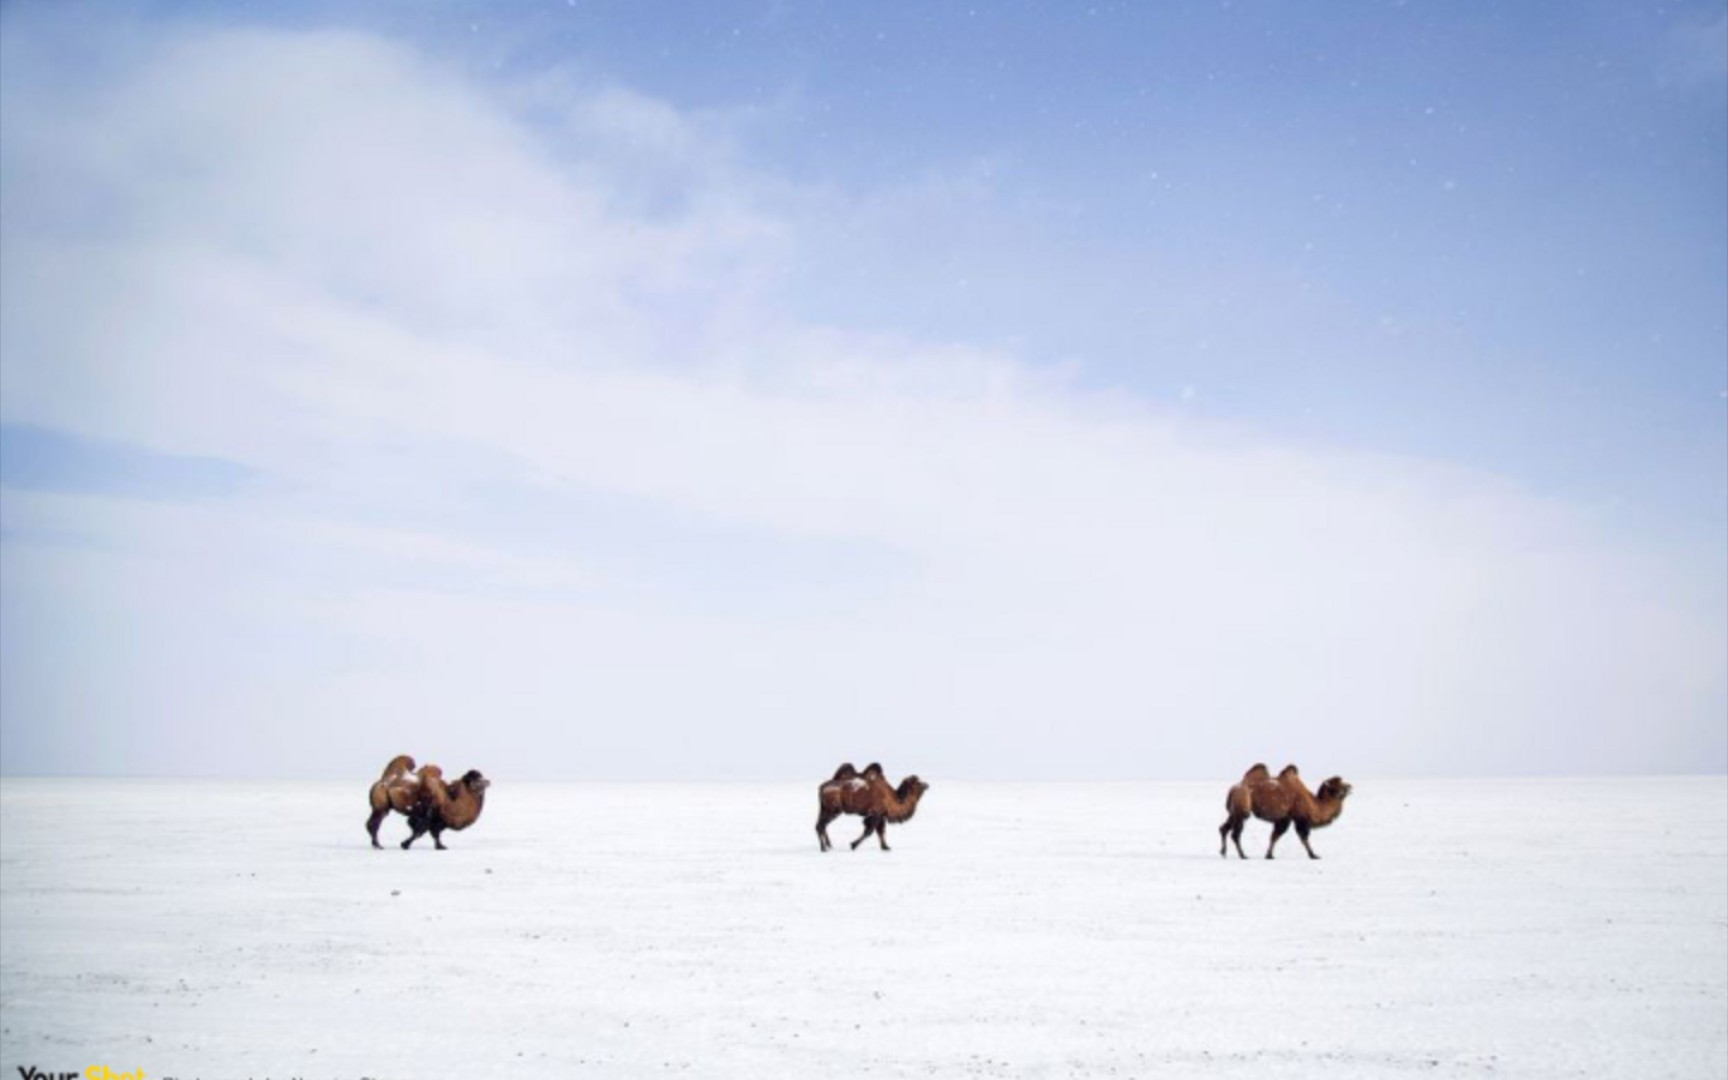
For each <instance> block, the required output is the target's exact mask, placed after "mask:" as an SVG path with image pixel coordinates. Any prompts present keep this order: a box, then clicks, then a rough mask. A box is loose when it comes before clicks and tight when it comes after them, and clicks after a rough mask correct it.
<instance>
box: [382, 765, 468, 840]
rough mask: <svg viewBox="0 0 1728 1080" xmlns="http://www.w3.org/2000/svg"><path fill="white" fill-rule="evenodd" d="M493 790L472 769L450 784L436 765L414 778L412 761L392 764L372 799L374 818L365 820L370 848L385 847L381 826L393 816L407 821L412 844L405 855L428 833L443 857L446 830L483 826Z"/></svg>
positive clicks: (385, 769)
mask: <svg viewBox="0 0 1728 1080" xmlns="http://www.w3.org/2000/svg"><path fill="white" fill-rule="evenodd" d="M489 786H491V781H490V780H487V779H486V778H485V777H484V776H482V775H480V771H479V770H478V769H469V770H468V771H467V772H466V773H464V774H463V775H462V778H461V779H460V780H457V781H456V782H455V783H453V784H450V783H445V781H444V770H442V769H440V768H439V767H438V766H436V765H427V766H425V767H423V768H421V769H420V770H419V771H418V772H416V771H415V768H414V759H413V758H412V757H410V756H408V755H407V754H402V755H399V756H398V757H396V758H393V759H392V760H391V761H390V764H388V765H386V766H384V774H383V775H382V776H381V777H379V779H378V782H377V783H375V784H373V785H372V790H371V792H370V794H369V800H370V802H371V805H372V814H371V816H370V817H368V818H367V819H366V832H367V834H368V835H369V836H371V837H372V846H373V847H382V846H383V845H382V844H380V843H379V842H378V826H379V825H381V824H383V821H384V818H385V817H386V816H388V815H389V813H390V811H392V810H394V811H396V812H397V813H398V814H401V815H402V816H404V817H406V818H407V819H408V828H409V829H410V830H411V835H410V836H409V837H408V839H406V840H404V841H402V847H403V849H404V850H406V849H407V848H408V846H409V845H411V844H412V843H414V841H416V840H418V839H420V837H422V836H424V835H425V834H426V833H427V832H430V833H431V834H432V843H433V844H435V845H436V846H437V847H438V850H440V851H443V850H444V840H443V833H444V830H446V829H453V830H456V831H458V832H459V831H461V830H463V829H466V828H467V827H468V826H470V825H472V824H474V822H475V821H477V820H479V818H480V811H481V809H482V808H484V806H485V804H486V789H487V788H488V787H489Z"/></svg>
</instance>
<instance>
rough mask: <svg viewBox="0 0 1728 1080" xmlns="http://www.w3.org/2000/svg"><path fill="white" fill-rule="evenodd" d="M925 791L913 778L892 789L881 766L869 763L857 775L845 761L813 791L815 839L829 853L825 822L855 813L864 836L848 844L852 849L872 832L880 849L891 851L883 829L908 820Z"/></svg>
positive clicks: (926, 785) (921, 783)
mask: <svg viewBox="0 0 1728 1080" xmlns="http://www.w3.org/2000/svg"><path fill="white" fill-rule="evenodd" d="M929 789H930V785H929V784H926V783H925V782H924V781H922V780H920V779H918V777H916V776H908V777H907V778H906V779H904V780H902V781H900V786H899V787H898V788H895V787H892V786H890V785H889V783H888V780H887V778H886V777H885V776H883V774H882V766H881V765H878V764H876V763H874V762H872V763H871V764H870V765H869V766H867V767H866V768H865V770H864V771H863V772H862V773H859V772H857V771H855V770H854V769H853V768H852V765H851V763H850V762H848V763H847V764H845V765H842V766H840V768H838V769H836V770H835V772H834V778H833V779H832V780H829V781H828V782H827V783H825V784H823V785H822V786H821V787H820V788H818V789H817V790H816V802H817V807H818V809H817V816H816V839H817V841H818V842H819V843H820V844H821V849H822V850H823V851H828V850H831V849H832V848H833V846H834V845H833V844H832V843H830V842H829V840H828V823H829V822H831V821H833V820H834V819H835V818H837V817H839V816H840V815H841V814H857V815H858V816H860V817H862V818H863V819H864V833H863V835H862V836H860V837H858V839H856V840H854V841H852V850H853V851H857V850H858V845H859V844H862V843H863V842H864V841H865V840H867V839H869V838H870V834H871V833H875V834H876V842H877V843H879V844H881V845H882V850H883V851H891V850H893V849H892V848H890V847H889V846H888V836H887V831H886V827H887V826H888V825H889V824H894V825H898V824H900V823H901V822H903V821H909V820H911V818H912V815H913V814H914V813H916V812H917V810H918V800H919V799H921V798H923V797H924V793H925V792H926V791H928V790H929Z"/></svg>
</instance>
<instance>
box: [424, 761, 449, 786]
mask: <svg viewBox="0 0 1728 1080" xmlns="http://www.w3.org/2000/svg"><path fill="white" fill-rule="evenodd" d="M428 780H436V781H438V782H439V783H443V782H444V770H443V769H440V768H439V767H438V766H436V765H422V766H420V782H421V783H422V784H424V783H425V782H426V781H428Z"/></svg>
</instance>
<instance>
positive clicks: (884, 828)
mask: <svg viewBox="0 0 1728 1080" xmlns="http://www.w3.org/2000/svg"><path fill="white" fill-rule="evenodd" d="M876 842H877V843H879V844H881V845H882V850H883V851H892V850H894V849H893V848H891V847H889V846H888V821H887V819H886V818H877V819H876Z"/></svg>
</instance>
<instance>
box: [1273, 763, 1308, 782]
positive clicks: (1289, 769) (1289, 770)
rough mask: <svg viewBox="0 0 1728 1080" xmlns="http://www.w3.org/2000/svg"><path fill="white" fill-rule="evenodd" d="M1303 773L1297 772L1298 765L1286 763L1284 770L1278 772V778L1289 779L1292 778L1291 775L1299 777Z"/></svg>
mask: <svg viewBox="0 0 1728 1080" xmlns="http://www.w3.org/2000/svg"><path fill="white" fill-rule="evenodd" d="M1301 775H1302V774H1301V773H1299V772H1297V771H1296V766H1294V765H1286V766H1284V768H1283V771H1281V772H1280V773H1279V774H1278V779H1280V780H1287V779H1289V778H1290V777H1293V776H1294V777H1298V778H1299V777H1301Z"/></svg>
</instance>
